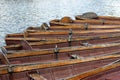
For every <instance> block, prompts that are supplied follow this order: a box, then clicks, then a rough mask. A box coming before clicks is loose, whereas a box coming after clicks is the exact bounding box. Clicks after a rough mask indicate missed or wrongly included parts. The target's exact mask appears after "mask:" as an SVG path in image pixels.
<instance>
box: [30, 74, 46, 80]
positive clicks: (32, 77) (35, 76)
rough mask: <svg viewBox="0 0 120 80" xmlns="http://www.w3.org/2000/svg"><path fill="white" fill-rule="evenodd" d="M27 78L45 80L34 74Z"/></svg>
mask: <svg viewBox="0 0 120 80" xmlns="http://www.w3.org/2000/svg"><path fill="white" fill-rule="evenodd" d="M29 77H30V78H31V79H33V80H47V79H45V78H44V77H43V76H41V75H39V74H37V73H35V74H30V75H29Z"/></svg>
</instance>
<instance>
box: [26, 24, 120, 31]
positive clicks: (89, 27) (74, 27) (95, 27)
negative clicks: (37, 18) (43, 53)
mask: <svg viewBox="0 0 120 80" xmlns="http://www.w3.org/2000/svg"><path fill="white" fill-rule="evenodd" d="M44 24H45V23H43V24H42V25H41V26H40V27H28V28H27V29H26V31H32V30H38V31H40V30H69V29H72V30H98V29H99V30H105V29H120V26H119V25H89V24H79V25H68V26H48V25H47V24H46V25H44ZM42 26H44V28H42V29H41V27H42ZM46 28H47V29H46Z"/></svg>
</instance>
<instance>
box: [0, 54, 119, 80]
mask: <svg viewBox="0 0 120 80" xmlns="http://www.w3.org/2000/svg"><path fill="white" fill-rule="evenodd" d="M117 59H119V57H114V54H113V57H112V55H111V58H110V56H108V57H107V56H106V58H104V59H102V58H101V59H96V60H94V59H93V60H89V59H88V60H66V61H56V62H52V63H51V62H49V63H27V64H16V65H14V64H12V65H11V72H10V73H9V70H8V68H9V67H6V68H3V69H1V70H0V74H1V76H0V79H1V80H29V79H31V78H30V77H29V75H30V74H38V75H39V76H43V77H44V79H43V80H58V79H66V78H68V77H72V76H75V75H78V74H80V73H82V72H85V71H88V70H91V69H96V68H98V67H101V66H104V65H107V64H109V63H111V62H113V61H115V60H117ZM52 76H54V77H52ZM38 78H39V77H38ZM38 80H39V79H38ZM40 80H41V79H40Z"/></svg>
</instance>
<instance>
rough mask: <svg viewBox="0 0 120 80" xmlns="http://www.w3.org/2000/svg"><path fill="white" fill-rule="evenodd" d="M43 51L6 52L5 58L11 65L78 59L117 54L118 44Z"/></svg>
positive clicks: (119, 45)
mask: <svg viewBox="0 0 120 80" xmlns="http://www.w3.org/2000/svg"><path fill="white" fill-rule="evenodd" d="M57 49H58V51H57V52H56V51H55V50H56V48H55V49H45V50H16V51H8V52H7V54H8V55H7V58H8V59H9V60H10V62H11V63H26V62H28V61H29V62H33V61H35V62H49V61H55V60H66V59H70V58H71V56H72V55H77V56H78V57H80V58H81V57H82V58H84V57H88V56H95V55H101V54H110V53H114V52H119V51H120V50H119V49H120V44H119V43H110V44H99V45H91V46H72V47H62V48H57Z"/></svg>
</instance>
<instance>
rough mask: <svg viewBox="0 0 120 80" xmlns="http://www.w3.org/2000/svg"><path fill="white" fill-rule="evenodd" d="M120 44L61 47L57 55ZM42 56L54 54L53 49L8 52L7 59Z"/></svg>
mask: <svg viewBox="0 0 120 80" xmlns="http://www.w3.org/2000/svg"><path fill="white" fill-rule="evenodd" d="M119 45H120V43H108V44H98V45H90V46H72V47H63V48H59V53H62V52H71V51H77V50H89V49H99V48H105V47H114V46H119ZM42 54H54V49H43V50H32V51H19V52H18V51H17V52H15V51H8V55H7V57H8V58H15V57H25V56H33V55H34V56H35V55H42Z"/></svg>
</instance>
